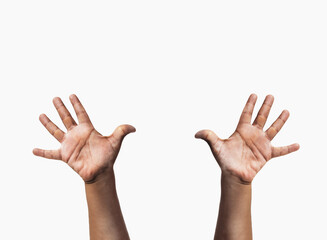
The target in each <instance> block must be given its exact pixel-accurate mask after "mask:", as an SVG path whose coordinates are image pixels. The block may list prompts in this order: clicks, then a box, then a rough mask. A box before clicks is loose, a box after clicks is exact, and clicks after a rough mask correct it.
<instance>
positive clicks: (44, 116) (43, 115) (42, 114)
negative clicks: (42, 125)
mask: <svg viewBox="0 0 327 240" xmlns="http://www.w3.org/2000/svg"><path fill="white" fill-rule="evenodd" d="M46 117H47V115H45V114H44V113H41V114H40V116H39V120H40V121H42V119H43V118H46Z"/></svg>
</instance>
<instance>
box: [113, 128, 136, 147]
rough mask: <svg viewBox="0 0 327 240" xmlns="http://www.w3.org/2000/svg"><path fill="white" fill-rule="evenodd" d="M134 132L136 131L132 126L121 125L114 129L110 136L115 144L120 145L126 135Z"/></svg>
mask: <svg viewBox="0 0 327 240" xmlns="http://www.w3.org/2000/svg"><path fill="white" fill-rule="evenodd" d="M135 131H136V129H135V127H133V126H132V125H129V124H123V125H120V126H118V127H117V128H116V129H115V131H114V132H113V133H112V136H113V138H114V140H115V141H116V142H117V143H121V142H122V141H123V139H124V137H125V136H126V135H127V134H129V133H132V132H135Z"/></svg>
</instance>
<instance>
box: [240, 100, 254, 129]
mask: <svg viewBox="0 0 327 240" xmlns="http://www.w3.org/2000/svg"><path fill="white" fill-rule="evenodd" d="M256 101H257V95H255V94H251V95H250V97H249V99H248V101H247V102H246V104H245V107H244V109H243V112H242V114H241V117H240V121H239V122H238V124H239V125H240V124H242V123H251V118H252V114H253V109H254V106H255V103H256Z"/></svg>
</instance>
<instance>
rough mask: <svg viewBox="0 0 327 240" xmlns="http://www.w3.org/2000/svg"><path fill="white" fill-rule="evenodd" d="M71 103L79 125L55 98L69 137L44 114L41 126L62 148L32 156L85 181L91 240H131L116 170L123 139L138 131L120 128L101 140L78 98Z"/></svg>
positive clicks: (131, 128) (126, 126)
mask: <svg viewBox="0 0 327 240" xmlns="http://www.w3.org/2000/svg"><path fill="white" fill-rule="evenodd" d="M70 101H71V103H72V105H73V107H74V110H75V112H76V115H77V118H78V121H79V124H76V122H75V120H74V119H73V118H72V116H71V114H70V113H69V111H68V110H67V108H66V107H65V105H64V104H63V102H62V101H61V99H60V98H58V97H56V98H54V99H53V104H54V106H55V107H56V109H57V111H58V113H59V115H60V118H61V119H62V121H63V123H64V125H65V127H66V129H67V133H64V132H63V131H62V130H61V129H59V128H58V127H57V126H56V125H55V124H54V123H53V122H52V121H51V120H50V119H49V118H48V117H47V116H46V115H45V114H41V115H40V121H41V123H42V124H43V125H44V126H45V128H46V129H47V130H48V131H49V132H50V133H51V134H52V135H53V136H54V137H55V138H56V139H57V140H58V141H59V142H60V143H61V147H60V149H57V150H43V149H38V148H35V149H34V150H33V153H34V154H35V155H36V156H40V157H44V158H49V159H57V160H62V161H64V162H66V163H67V164H68V165H69V166H70V167H71V168H72V169H73V170H74V171H75V172H77V173H78V174H79V175H80V176H81V178H82V179H83V180H84V181H85V189H86V196H87V201H88V207H89V217H90V219H89V221H90V236H91V239H92V240H97V239H129V236H128V232H127V229H126V226H125V223H124V219H123V216H122V213H121V209H120V206H119V201H118V197H117V193H116V187H115V176H114V170H113V166H114V163H115V160H116V158H117V155H118V153H119V150H120V146H121V144H122V141H123V139H124V137H125V136H126V135H127V134H129V133H131V132H135V128H134V127H133V126H131V125H121V126H119V127H117V128H116V129H115V131H114V132H113V133H112V134H111V135H110V136H102V135H101V134H100V133H99V132H97V131H96V130H95V128H94V127H93V125H92V123H91V121H90V119H89V117H88V115H87V113H86V111H85V109H84V107H83V106H82V104H81V103H80V101H79V99H78V98H77V96H76V95H71V96H70Z"/></svg>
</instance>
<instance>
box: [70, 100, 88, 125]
mask: <svg viewBox="0 0 327 240" xmlns="http://www.w3.org/2000/svg"><path fill="white" fill-rule="evenodd" d="M69 100H70V102H71V103H72V105H73V108H74V110H75V113H76V116H77V119H78V122H79V123H89V124H92V123H91V121H90V118H89V116H88V115H87V113H86V111H85V109H84V107H83V105H82V104H81V102H80V101H79V99H78V97H77V96H76V95H75V94H72V95H70V96H69Z"/></svg>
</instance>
